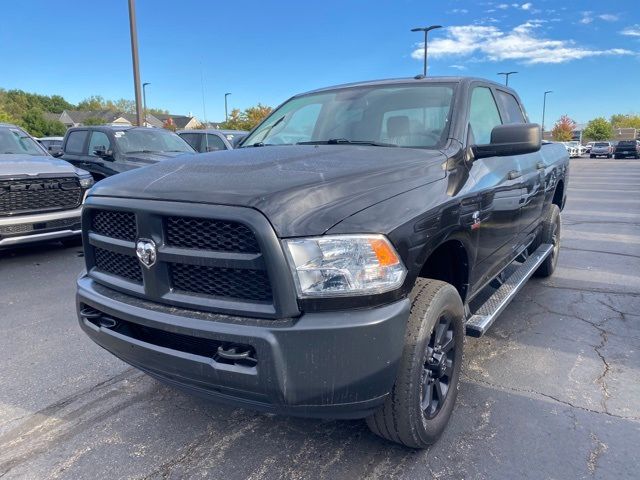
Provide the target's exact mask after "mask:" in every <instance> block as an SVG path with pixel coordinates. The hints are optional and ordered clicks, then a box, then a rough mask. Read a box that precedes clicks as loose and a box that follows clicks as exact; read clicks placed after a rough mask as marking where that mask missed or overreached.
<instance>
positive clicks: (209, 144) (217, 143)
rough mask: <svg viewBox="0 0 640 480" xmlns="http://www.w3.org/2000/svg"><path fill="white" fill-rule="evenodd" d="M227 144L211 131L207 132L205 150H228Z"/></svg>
mask: <svg viewBox="0 0 640 480" xmlns="http://www.w3.org/2000/svg"><path fill="white" fill-rule="evenodd" d="M226 149H227V146H226V145H225V144H224V142H223V141H222V139H221V138H220V137H219V136H217V135H213V134H211V133H208V134H207V138H206V144H205V151H207V152H215V151H216V150H226Z"/></svg>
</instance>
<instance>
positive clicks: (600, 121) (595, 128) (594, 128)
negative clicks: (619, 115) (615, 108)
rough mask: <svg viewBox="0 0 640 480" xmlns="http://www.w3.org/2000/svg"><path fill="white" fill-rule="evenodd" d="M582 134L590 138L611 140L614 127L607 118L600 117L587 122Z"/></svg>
mask: <svg viewBox="0 0 640 480" xmlns="http://www.w3.org/2000/svg"><path fill="white" fill-rule="evenodd" d="M582 135H583V136H584V137H586V138H588V139H589V140H596V141H598V140H609V139H610V138H612V137H613V128H612V127H611V124H610V123H609V122H608V121H607V120H606V119H605V118H603V117H598V118H594V119H593V120H591V121H590V122H589V123H588V124H587V128H585V129H584V132H582Z"/></svg>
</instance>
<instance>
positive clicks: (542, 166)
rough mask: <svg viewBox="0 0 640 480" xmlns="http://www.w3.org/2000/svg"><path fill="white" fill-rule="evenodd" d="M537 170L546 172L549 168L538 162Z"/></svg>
mask: <svg viewBox="0 0 640 480" xmlns="http://www.w3.org/2000/svg"><path fill="white" fill-rule="evenodd" d="M536 168H537V169H538V170H544V169H545V168H547V166H546V165H545V164H544V162H538V163H536Z"/></svg>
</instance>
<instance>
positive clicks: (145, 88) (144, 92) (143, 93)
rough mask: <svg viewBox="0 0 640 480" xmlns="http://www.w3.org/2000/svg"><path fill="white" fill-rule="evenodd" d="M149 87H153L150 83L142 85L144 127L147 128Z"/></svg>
mask: <svg viewBox="0 0 640 480" xmlns="http://www.w3.org/2000/svg"><path fill="white" fill-rule="evenodd" d="M147 85H151V84H150V83H149V82H145V83H143V84H142V108H143V110H144V126H145V127H146V126H147Z"/></svg>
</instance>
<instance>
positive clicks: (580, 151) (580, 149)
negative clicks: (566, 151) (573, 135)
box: [569, 140, 587, 157]
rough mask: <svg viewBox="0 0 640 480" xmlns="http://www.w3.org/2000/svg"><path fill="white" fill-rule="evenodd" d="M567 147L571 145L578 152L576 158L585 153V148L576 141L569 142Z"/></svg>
mask: <svg viewBox="0 0 640 480" xmlns="http://www.w3.org/2000/svg"><path fill="white" fill-rule="evenodd" d="M569 145H571V146H572V147H574V148H575V149H576V150H577V151H578V157H580V156H582V155H583V154H584V153H586V151H587V148H586V147H585V146H584V145H582V144H581V143H580V142H578V141H575V140H573V141H571V142H569Z"/></svg>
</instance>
